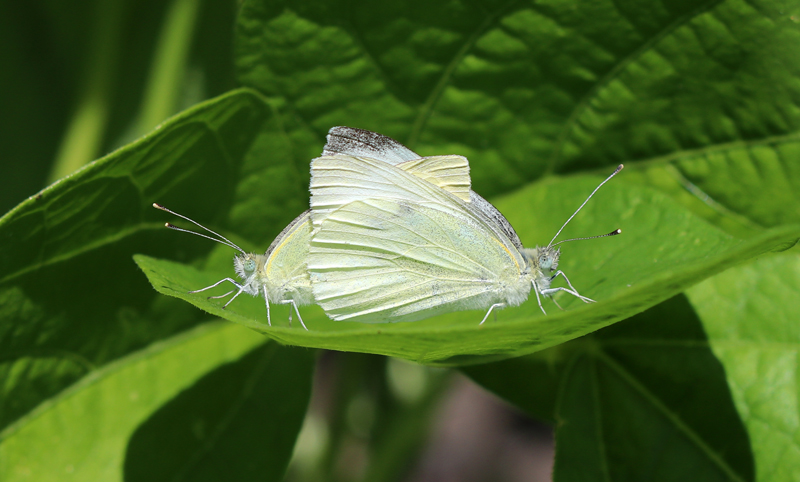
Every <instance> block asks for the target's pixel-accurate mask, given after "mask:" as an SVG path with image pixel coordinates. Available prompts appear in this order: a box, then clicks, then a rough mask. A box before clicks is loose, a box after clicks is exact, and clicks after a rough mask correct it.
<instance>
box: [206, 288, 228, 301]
mask: <svg viewBox="0 0 800 482" xmlns="http://www.w3.org/2000/svg"><path fill="white" fill-rule="evenodd" d="M234 291H235V290H230V291H228V292H227V293H225V294H224V295H217V296H209V297H208V298H207V299H209V300H218V299H220V298H225V297H226V296H228V295H229V294H231V293H233V292H234Z"/></svg>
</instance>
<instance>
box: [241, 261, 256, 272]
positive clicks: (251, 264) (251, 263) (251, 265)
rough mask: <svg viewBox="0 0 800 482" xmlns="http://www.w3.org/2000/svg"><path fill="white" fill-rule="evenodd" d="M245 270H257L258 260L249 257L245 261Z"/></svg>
mask: <svg viewBox="0 0 800 482" xmlns="http://www.w3.org/2000/svg"><path fill="white" fill-rule="evenodd" d="M244 270H245V271H255V270H256V261H255V260H254V259H248V260H247V261H245V262H244Z"/></svg>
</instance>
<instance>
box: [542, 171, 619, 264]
mask: <svg viewBox="0 0 800 482" xmlns="http://www.w3.org/2000/svg"><path fill="white" fill-rule="evenodd" d="M623 167H624V166H623V165H622V164H620V165H619V166H617V168H616V169H615V170H614V172H612V173H611V175H610V176H608V177H607V178H606V180H605V181H603V182H601V183H600V184H599V185H598V186H597V187H596V188H594V191H592V193H591V194H589V197H587V198H586V201H583V204H581V206H580V207H579V208H578V209H577V210H576V211H575V212H574V213H572V216H570V217H569V219H567V222H565V223H564V225H563V226H561V229H559V230H558V232H557V233H556V235H555V236H553V239H551V240H550V244H548V245H547V247H548V248H549V247H551V246H553V241H555V240H556V238H557V237H558V235H559V234H561V231H563V230H564V228H565V227H567V224H569V222H570V221H572V218H574V217H575V215H576V214H578V213H579V212H580V211H581V209H583V207H584V206H586V203H588V202H589V199H592V196H594V193H596V192H597V190H598V189H600V188H601V187H603V184H605V183H607V182H608V181H610V180H611V178H612V177H614V176H616V175H617V173H618V172H619V171H621V170H622V168H623ZM617 231H619V230H617ZM621 232H622V231H620V233H621ZM614 234H619V233H616V232H615V231H612V232H611V233H608V234H602V235H600V236H594V237H595V238H602V237H604V236H614ZM575 239H592V238H575ZM567 241H573V240H572V239H568V240H567ZM563 242H565V241H562V243H563ZM559 244H560V243H559Z"/></svg>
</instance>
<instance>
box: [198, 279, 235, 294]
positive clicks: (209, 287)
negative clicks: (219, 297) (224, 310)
mask: <svg viewBox="0 0 800 482" xmlns="http://www.w3.org/2000/svg"><path fill="white" fill-rule="evenodd" d="M226 281H230V282H231V283H233V285H234V286H236V287H237V288H239V290H242V285H240V284H239V283H237V282H236V281H235V280H234V279H232V278H225V279H221V280H219V281H217V282H216V283H214V284H213V285H211V286H206V287H205V288H200V289H199V290H192V291H190V292H189V293H191V294H194V293H199V292H201V291H205V290H210V289H211V288H216V287H217V286H219V285H221V284H222V283H224V282H226ZM230 293H231V292H230V291H229V292H228V294H230ZM223 296H226V295H223Z"/></svg>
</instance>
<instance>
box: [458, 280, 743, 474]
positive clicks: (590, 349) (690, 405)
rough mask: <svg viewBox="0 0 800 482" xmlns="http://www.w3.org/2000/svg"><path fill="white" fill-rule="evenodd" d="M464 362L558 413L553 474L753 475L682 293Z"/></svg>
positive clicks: (721, 378)
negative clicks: (493, 357) (569, 334)
mask: <svg viewBox="0 0 800 482" xmlns="http://www.w3.org/2000/svg"><path fill="white" fill-rule="evenodd" d="M464 370H465V371H466V373H467V374H468V375H470V376H471V377H472V378H473V379H475V380H476V381H478V382H479V383H481V384H483V385H484V386H486V387H487V388H489V389H490V390H492V391H494V392H495V393H497V394H498V395H500V396H502V397H504V398H507V399H509V400H510V401H512V402H513V403H515V404H516V405H518V406H519V407H520V408H522V409H524V410H526V411H528V412H529V413H531V414H532V415H534V416H537V417H542V418H546V419H550V420H555V421H557V426H556V443H557V447H558V451H557V452H556V463H555V468H554V480H556V481H559V480H614V481H624V480H630V481H635V480H665V481H666V480H704V481H706V480H721V481H722V480H726V481H727V480H732V481H743V480H753V473H754V463H753V455H752V452H751V449H750V441H749V439H748V436H747V433H746V431H745V427H744V425H743V423H742V419H741V418H740V415H739V413H737V410H736V408H738V407H734V402H733V399H732V397H731V389H729V388H728V384H727V383H726V377H725V370H724V369H723V367H722V366H721V365H720V363H719V361H718V360H717V359H716V358H715V356H714V354H713V353H712V351H711V347H710V346H709V340H708V339H707V338H706V336H705V334H704V332H703V327H702V325H701V323H700V320H699V319H698V318H697V316H696V315H695V314H694V312H693V310H692V307H691V306H690V305H689V303H688V302H687V300H686V298H685V297H684V296H682V295H681V296H677V297H675V298H672V299H670V300H668V301H666V302H664V303H662V304H660V305H658V306H656V307H653V308H651V309H650V310H648V311H645V312H644V313H642V314H640V315H637V316H634V317H632V318H631V319H629V320H626V321H624V322H621V323H618V324H616V325H614V326H611V327H608V328H605V329H603V330H599V331H598V332H596V333H593V334H591V335H589V336H586V337H584V338H581V339H578V340H575V341H573V342H570V343H567V344H564V345H560V346H558V347H555V348H552V349H550V350H547V351H545V352H541V353H537V354H535V355H532V356H528V357H523V358H519V359H514V360H508V361H503V362H499V363H492V364H489V365H484V366H476V367H468V368H464ZM518 387H523V388H522V389H520V388H518ZM528 392H537V394H536V395H534V396H525V395H526V394H527V393H528ZM754 442H755V441H754Z"/></svg>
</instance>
